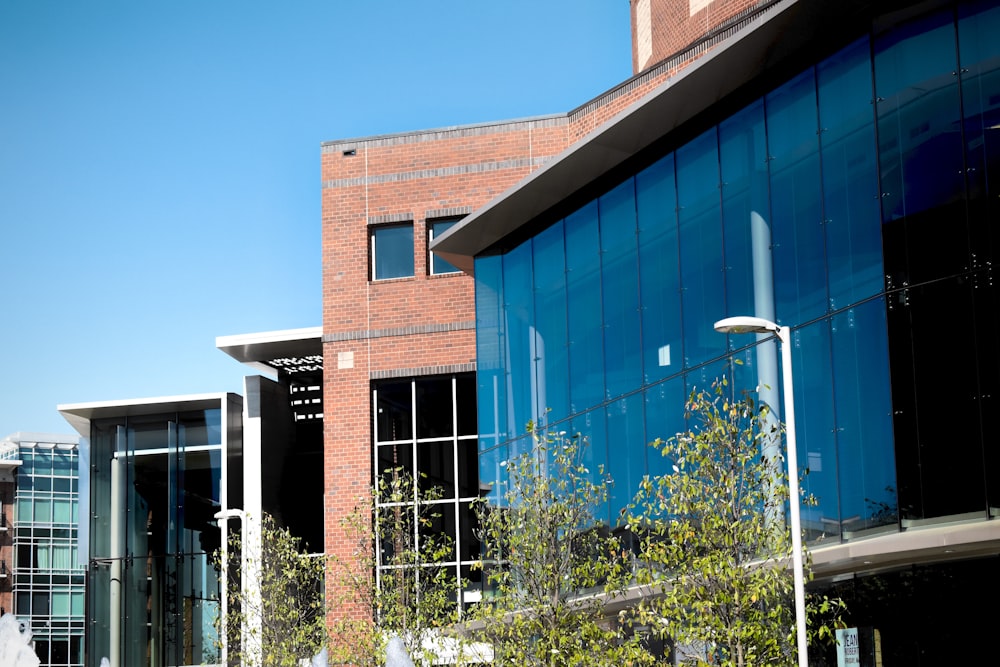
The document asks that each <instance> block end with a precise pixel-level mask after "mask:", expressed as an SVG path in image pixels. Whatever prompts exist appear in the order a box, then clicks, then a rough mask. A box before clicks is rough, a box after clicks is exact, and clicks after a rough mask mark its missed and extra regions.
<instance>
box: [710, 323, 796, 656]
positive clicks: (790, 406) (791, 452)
mask: <svg viewBox="0 0 1000 667" xmlns="http://www.w3.org/2000/svg"><path fill="white" fill-rule="evenodd" d="M715 330H716V331H718V332H719V333H732V334H744V333H758V334H774V335H775V336H777V337H778V340H779V341H781V387H782V391H783V392H784V394H785V414H784V417H785V438H786V440H785V442H786V448H785V449H786V460H787V461H788V504H789V506H790V507H789V515H788V520H789V524H790V528H791V531H792V568H793V570H794V572H793V581H794V588H795V636H796V638H797V639H798V647H799V651H798V653H799V665H800V667H808V665H809V656H808V653H807V645H808V640H807V638H806V593H805V580H804V579H805V577H804V573H803V566H802V520H801V518H800V517H799V465H798V456H797V455H796V451H795V400H794V397H793V386H792V346H791V329H789V328H788V327H783V326H780V325H778V324H775V323H774V322H772V321H770V320H765V319H763V318H760V317H727V318H726V319H724V320H719V321H718V322H716V323H715Z"/></svg>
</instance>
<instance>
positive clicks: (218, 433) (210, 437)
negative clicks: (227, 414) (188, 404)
mask: <svg viewBox="0 0 1000 667" xmlns="http://www.w3.org/2000/svg"><path fill="white" fill-rule="evenodd" d="M177 423H178V424H181V425H182V426H183V427H184V443H185V445H186V446H187V447H194V446H203V445H221V444H222V410H220V409H218V408H216V409H213V410H196V411H192V412H182V413H180V414H179V415H178V416H177Z"/></svg>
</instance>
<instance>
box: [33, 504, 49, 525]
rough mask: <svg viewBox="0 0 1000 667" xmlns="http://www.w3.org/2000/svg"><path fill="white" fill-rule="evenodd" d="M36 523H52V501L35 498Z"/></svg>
mask: <svg viewBox="0 0 1000 667" xmlns="http://www.w3.org/2000/svg"><path fill="white" fill-rule="evenodd" d="M34 519H35V522H36V523H50V522H51V521H52V500H51V499H49V498H35V517H34Z"/></svg>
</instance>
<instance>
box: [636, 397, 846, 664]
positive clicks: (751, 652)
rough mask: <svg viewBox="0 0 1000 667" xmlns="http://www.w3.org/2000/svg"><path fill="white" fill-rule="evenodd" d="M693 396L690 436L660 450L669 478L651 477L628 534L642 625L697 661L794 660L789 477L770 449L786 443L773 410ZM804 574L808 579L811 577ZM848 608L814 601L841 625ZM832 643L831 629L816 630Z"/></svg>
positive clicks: (689, 402)
mask: <svg viewBox="0 0 1000 667" xmlns="http://www.w3.org/2000/svg"><path fill="white" fill-rule="evenodd" d="M730 395H731V392H730V390H729V388H728V385H727V382H726V381H725V380H722V381H717V382H716V383H714V384H713V386H712V390H711V391H694V392H692V393H691V395H690V397H689V398H688V400H687V403H686V405H685V411H686V417H687V419H688V420H689V423H690V424H691V430H689V431H687V432H684V433H678V434H677V435H676V436H674V437H673V438H671V439H670V440H667V441H662V440H657V441H656V442H654V443H653V445H654V446H655V447H657V448H658V449H659V450H660V453H661V454H662V455H663V456H665V457H667V458H668V459H669V460H670V462H671V465H672V470H673V472H672V473H669V474H666V475H663V476H660V477H658V478H656V479H650V478H648V477H647V478H645V479H644V480H643V481H642V483H641V488H640V490H639V493H638V495H637V496H636V501H635V504H634V506H633V508H632V510H633V511H632V517H631V519H630V526H631V528H632V530H633V531H634V532H635V533H636V534H637V535H639V536H640V558H639V564H640V567H639V569H638V571H637V574H636V578H637V582H638V583H639V584H640V585H642V586H643V587H644V590H645V591H646V592H647V593H648V595H646V596H644V598H643V599H642V601H641V603H640V604H639V605H638V607H637V608H636V610H635V613H636V615H637V618H638V619H639V620H640V621H642V622H643V623H646V624H647V625H648V626H649V627H650V628H651V629H653V631H655V632H657V633H658V634H659V635H661V636H662V637H663V638H665V639H669V640H671V641H673V642H674V644H675V647H676V649H675V650H676V651H677V653H678V656H677V657H678V658H680V659H681V660H682V661H683V660H685V658H687V659H691V658H694V661H695V662H696V663H697V664H705V663H709V664H720V665H739V666H743V665H790V664H795V660H796V658H795V648H794V647H795V641H794V605H793V604H792V573H791V571H790V570H789V569H788V561H789V559H790V556H791V540H790V533H789V531H788V529H787V527H786V526H785V523H784V520H783V517H784V507H785V503H786V502H787V500H788V485H787V483H786V482H787V478H786V477H785V475H784V473H783V466H782V461H781V460H780V459H768V458H766V457H765V456H764V455H763V454H762V452H764V451H770V450H769V448H767V447H765V446H764V445H766V444H769V443H771V442H773V441H774V439H776V438H779V437H780V435H781V426H780V425H779V424H778V423H777V421H776V420H774V419H773V417H772V416H771V415H770V411H769V408H768V406H767V405H758V404H757V403H756V401H755V400H754V398H753V396H751V395H749V394H744V395H743V397H742V398H741V399H738V400H734V399H732V398H730ZM807 577H808V574H807ZM841 607H842V604H841V603H840V602H839V601H838V600H828V599H825V600H814V601H813V608H814V609H816V610H820V609H821V610H822V611H824V612H826V613H827V614H828V617H829V618H830V623H831V624H833V625H836V623H837V621H838V619H839V610H840V609H841ZM814 632H818V633H819V634H820V635H821V636H823V637H830V636H831V635H832V629H831V628H830V625H828V624H823V625H821V626H819V627H818V628H816V630H814Z"/></svg>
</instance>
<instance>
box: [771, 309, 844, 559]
mask: <svg viewBox="0 0 1000 667" xmlns="http://www.w3.org/2000/svg"><path fill="white" fill-rule="evenodd" d="M791 345H792V371H793V379H792V383H793V385H794V391H795V425H796V429H795V437H796V444H797V448H796V452H797V453H798V457H797V458H798V466H799V476H800V478H801V487H800V488H801V492H802V498H803V499H805V498H807V497H809V496H812V497H813V499H814V500H815V502H816V504H815V505H813V506H805V505H803V506H802V508H801V514H802V530H803V531H804V532H805V534H806V537H807V538H808V539H809V540H820V539H823V538H824V537H826V536H828V535H831V534H832V535H834V536H836V538H837V539H839V537H840V528H839V521H840V499H839V497H838V493H837V492H838V488H837V481H838V480H837V443H836V440H835V438H834V428H835V426H836V424H835V422H834V415H833V372H832V368H831V358H830V322H829V320H821V321H819V322H816V323H814V324H811V325H809V326H808V327H804V328H802V329H795V330H793V331H792V344H791ZM784 390H785V388H784V387H782V392H784ZM782 395H784V394H782ZM782 405H784V404H782ZM778 414H779V415H780V416H781V420H782V421H784V420H785V415H784V411H783V410H782V411H778Z"/></svg>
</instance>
